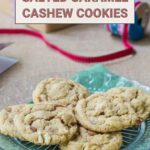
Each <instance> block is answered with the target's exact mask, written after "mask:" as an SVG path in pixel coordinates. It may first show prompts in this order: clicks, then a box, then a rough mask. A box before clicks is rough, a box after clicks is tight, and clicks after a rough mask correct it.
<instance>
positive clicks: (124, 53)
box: [0, 25, 135, 63]
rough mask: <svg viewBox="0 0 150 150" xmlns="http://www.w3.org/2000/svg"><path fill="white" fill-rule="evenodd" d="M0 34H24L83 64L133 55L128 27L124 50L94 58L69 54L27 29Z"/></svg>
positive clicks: (124, 37)
mask: <svg viewBox="0 0 150 150" xmlns="http://www.w3.org/2000/svg"><path fill="white" fill-rule="evenodd" d="M0 34H9V35H10V34H14V35H17V34H24V35H29V36H34V37H36V38H38V39H40V40H42V41H43V42H44V43H45V44H46V45H47V46H48V47H49V48H51V49H53V50H55V51H57V52H59V53H60V54H62V55H64V56H66V57H67V58H69V59H71V60H74V61H77V62H83V63H95V62H105V61H111V60H114V59H118V58H121V57H125V56H128V55H131V54H134V52H135V51H134V50H133V47H132V46H131V45H130V44H129V43H128V25H126V26H125V29H124V35H123V44H124V46H125V49H124V50H122V51H118V52H115V53H112V54H108V55H103V56H96V57H87V56H80V55H76V54H73V53H70V52H68V51H66V50H64V49H62V48H60V47H58V46H56V45H54V44H52V43H50V42H49V41H48V40H47V39H46V38H45V37H44V36H43V35H42V34H41V33H39V32H37V31H33V30H29V29H0Z"/></svg>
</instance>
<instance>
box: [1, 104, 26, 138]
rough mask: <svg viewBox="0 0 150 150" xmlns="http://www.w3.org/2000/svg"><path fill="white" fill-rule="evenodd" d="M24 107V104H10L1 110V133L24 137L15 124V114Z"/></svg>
mask: <svg viewBox="0 0 150 150" xmlns="http://www.w3.org/2000/svg"><path fill="white" fill-rule="evenodd" d="M23 107H24V105H16V106H8V107H6V108H5V109H3V110H1V111H0V133H1V134H4V135H9V136H12V137H16V138H20V139H23V137H22V136H21V135H20V133H19V132H18V130H17V128H16V126H15V124H14V117H15V115H16V114H19V113H20V111H21V110H22V108H23Z"/></svg>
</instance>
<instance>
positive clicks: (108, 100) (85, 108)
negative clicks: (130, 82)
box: [75, 88, 150, 133]
mask: <svg viewBox="0 0 150 150" xmlns="http://www.w3.org/2000/svg"><path fill="white" fill-rule="evenodd" d="M75 113H76V118H77V120H78V121H79V123H80V124H81V125H82V126H83V127H85V128H87V129H89V130H92V131H95V132H101V133H106V132H114V131H121V130H122V129H124V128H128V127H133V126H137V125H139V124H140V123H141V122H142V121H144V120H146V119H147V118H148V117H149V114H150V96H149V95H148V94H146V93H145V92H144V91H142V90H140V89H136V88H115V89H112V90H109V91H108V92H106V93H96V94H93V95H91V96H89V97H88V98H86V99H83V100H80V101H79V102H78V103H77V105H76V108H75Z"/></svg>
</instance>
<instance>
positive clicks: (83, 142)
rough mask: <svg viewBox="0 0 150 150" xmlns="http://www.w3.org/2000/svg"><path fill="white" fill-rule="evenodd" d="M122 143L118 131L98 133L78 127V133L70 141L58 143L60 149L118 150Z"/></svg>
mask: <svg viewBox="0 0 150 150" xmlns="http://www.w3.org/2000/svg"><path fill="white" fill-rule="evenodd" d="M121 145H122V135H121V133H120V132H116V133H110V134H107V133H105V134H100V133H95V132H92V131H89V130H86V129H85V128H83V127H80V134H79V135H78V136H77V137H76V138H75V139H74V140H72V141H70V142H68V143H66V144H64V145H60V149H61V150H119V149H120V147H121Z"/></svg>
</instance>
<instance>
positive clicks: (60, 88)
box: [33, 78, 90, 106]
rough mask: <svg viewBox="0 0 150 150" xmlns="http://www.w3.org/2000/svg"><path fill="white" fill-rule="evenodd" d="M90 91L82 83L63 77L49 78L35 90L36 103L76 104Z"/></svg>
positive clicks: (34, 98)
mask: <svg viewBox="0 0 150 150" xmlns="http://www.w3.org/2000/svg"><path fill="white" fill-rule="evenodd" d="M89 95H90V92H89V91H88V90H87V89H86V88H85V87H83V86H82V85H81V84H79V83H76V82H74V81H72V80H66V79H62V78H49V79H47V80H43V81H41V82H40V83H39V84H38V85H37V87H36V89H35V90H34V92H33V101H34V103H42V102H54V103H56V104H63V105H64V106H67V105H70V104H71V105H76V103H77V102H78V100H79V99H82V98H86V97H88V96H89Z"/></svg>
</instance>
